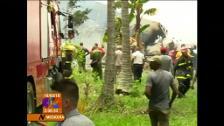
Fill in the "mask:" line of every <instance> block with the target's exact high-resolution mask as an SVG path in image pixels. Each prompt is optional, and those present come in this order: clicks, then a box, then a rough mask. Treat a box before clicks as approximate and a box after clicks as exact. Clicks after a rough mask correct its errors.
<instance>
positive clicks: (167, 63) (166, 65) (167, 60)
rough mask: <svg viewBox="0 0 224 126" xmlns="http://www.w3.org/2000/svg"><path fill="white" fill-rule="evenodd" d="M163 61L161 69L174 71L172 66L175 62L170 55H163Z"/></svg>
mask: <svg viewBox="0 0 224 126" xmlns="http://www.w3.org/2000/svg"><path fill="white" fill-rule="evenodd" d="M161 62H162V64H161V69H163V70H166V71H168V72H171V71H172V70H171V69H173V68H172V65H173V63H172V59H171V57H170V56H168V55H161Z"/></svg>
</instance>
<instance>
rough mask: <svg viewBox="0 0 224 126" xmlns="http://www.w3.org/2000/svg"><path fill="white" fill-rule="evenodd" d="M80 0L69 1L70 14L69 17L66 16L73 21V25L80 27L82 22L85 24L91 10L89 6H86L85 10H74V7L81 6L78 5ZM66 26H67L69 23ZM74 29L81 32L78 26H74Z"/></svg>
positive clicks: (68, 10) (68, 11) (68, 9)
mask: <svg viewBox="0 0 224 126" xmlns="http://www.w3.org/2000/svg"><path fill="white" fill-rule="evenodd" d="M78 1H79V0H69V2H68V8H67V13H69V16H68V18H65V20H70V21H71V23H72V27H78V26H80V25H81V24H83V23H84V22H85V21H86V20H88V19H89V18H88V16H87V15H88V14H89V13H90V12H91V9H88V8H86V9H85V10H83V11H81V10H76V11H74V8H79V7H80V6H78V5H77V2H78ZM69 18H70V19H69ZM65 27H67V25H66V26H65ZM74 31H75V32H76V34H79V33H78V31H77V30H76V28H74Z"/></svg>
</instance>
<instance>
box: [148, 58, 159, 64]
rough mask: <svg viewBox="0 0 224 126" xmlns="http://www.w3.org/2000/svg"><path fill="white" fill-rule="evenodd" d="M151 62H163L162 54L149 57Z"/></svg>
mask: <svg viewBox="0 0 224 126" xmlns="http://www.w3.org/2000/svg"><path fill="white" fill-rule="evenodd" d="M149 62H157V63H159V64H161V63H162V62H161V58H160V56H153V57H151V58H150V59H149Z"/></svg>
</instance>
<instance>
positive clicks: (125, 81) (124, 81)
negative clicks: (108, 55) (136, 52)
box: [119, 0, 133, 92]
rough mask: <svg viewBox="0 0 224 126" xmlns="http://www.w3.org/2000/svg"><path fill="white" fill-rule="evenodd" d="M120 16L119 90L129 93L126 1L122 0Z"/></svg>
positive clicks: (129, 65)
mask: <svg viewBox="0 0 224 126" xmlns="http://www.w3.org/2000/svg"><path fill="white" fill-rule="evenodd" d="M121 6H122V8H121V11H122V12H121V14H122V26H121V31H122V52H123V53H122V66H121V73H120V79H119V85H120V86H121V90H122V91H124V92H129V87H130V85H132V83H133V79H132V71H131V56H130V42H129V34H130V33H129V13H128V1H127V0H122V3H121Z"/></svg>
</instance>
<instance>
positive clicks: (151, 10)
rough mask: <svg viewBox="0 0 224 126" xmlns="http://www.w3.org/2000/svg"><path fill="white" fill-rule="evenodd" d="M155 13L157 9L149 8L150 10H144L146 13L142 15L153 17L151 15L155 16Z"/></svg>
mask: <svg viewBox="0 0 224 126" xmlns="http://www.w3.org/2000/svg"><path fill="white" fill-rule="evenodd" d="M156 12H157V9H156V8H150V9H148V10H146V11H145V12H144V14H148V15H151V16H153V15H155V14H156Z"/></svg>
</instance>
